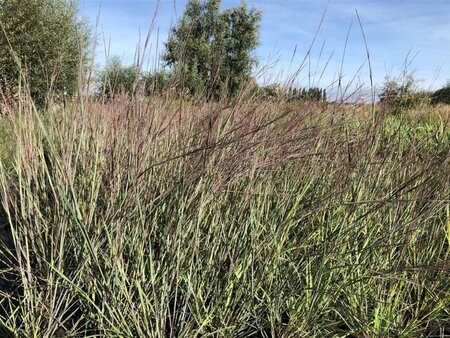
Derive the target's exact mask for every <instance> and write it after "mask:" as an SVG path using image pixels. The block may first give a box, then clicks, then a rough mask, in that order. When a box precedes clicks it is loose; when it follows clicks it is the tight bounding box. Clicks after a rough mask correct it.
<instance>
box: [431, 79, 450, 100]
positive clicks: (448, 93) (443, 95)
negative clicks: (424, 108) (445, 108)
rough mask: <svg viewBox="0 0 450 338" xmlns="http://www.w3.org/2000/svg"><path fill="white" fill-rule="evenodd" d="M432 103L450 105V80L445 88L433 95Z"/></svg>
mask: <svg viewBox="0 0 450 338" xmlns="http://www.w3.org/2000/svg"><path fill="white" fill-rule="evenodd" d="M431 103H433V104H438V103H444V104H450V80H449V81H447V84H446V85H445V86H444V87H442V88H440V89H438V90H436V91H435V92H434V93H433V95H432V96H431Z"/></svg>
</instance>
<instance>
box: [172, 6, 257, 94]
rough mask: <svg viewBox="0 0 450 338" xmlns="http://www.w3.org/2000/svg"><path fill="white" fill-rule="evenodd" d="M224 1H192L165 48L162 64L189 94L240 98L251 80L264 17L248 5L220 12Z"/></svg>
mask: <svg viewBox="0 0 450 338" xmlns="http://www.w3.org/2000/svg"><path fill="white" fill-rule="evenodd" d="M220 5H221V1H220V0H207V1H199V0H190V1H189V2H188V4H187V6H186V10H185V12H184V14H183V17H182V19H181V20H180V22H179V23H178V25H177V26H176V27H174V28H173V30H172V32H171V34H170V36H169V40H168V41H167V43H166V53H165V55H164V57H163V58H164V61H166V63H167V65H169V66H171V67H172V68H173V70H174V72H175V74H176V76H177V78H178V79H179V86H180V87H181V88H182V89H183V88H187V89H188V90H189V91H190V93H191V94H202V95H203V96H206V97H208V98H212V97H215V98H217V97H221V96H224V95H228V94H230V95H236V94H237V93H238V91H239V90H240V89H242V86H243V85H244V84H246V83H247V82H248V81H249V79H250V75H251V71H252V67H253V66H254V64H255V63H256V59H255V58H254V57H253V56H252V54H251V52H252V51H253V50H254V49H255V48H256V47H257V45H258V42H259V21H260V20H261V12H260V11H258V10H256V9H251V10H248V9H247V6H246V3H245V2H242V4H241V5H240V6H238V7H235V8H232V9H228V10H225V11H221V10H220Z"/></svg>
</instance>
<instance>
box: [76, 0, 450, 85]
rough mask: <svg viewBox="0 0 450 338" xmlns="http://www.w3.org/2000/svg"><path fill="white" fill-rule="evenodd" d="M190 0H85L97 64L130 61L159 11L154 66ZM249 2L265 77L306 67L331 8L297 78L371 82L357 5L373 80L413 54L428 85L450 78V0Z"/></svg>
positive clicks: (229, 0)
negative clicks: (109, 59) (114, 58)
mask: <svg viewBox="0 0 450 338" xmlns="http://www.w3.org/2000/svg"><path fill="white" fill-rule="evenodd" d="M186 2H187V0H160V1H159V5H157V4H158V1H157V0H80V5H79V6H80V13H81V15H82V16H85V17H87V18H88V19H89V20H90V21H91V24H92V25H94V26H95V22H96V18H97V15H98V14H100V17H99V29H98V34H99V46H98V48H97V64H98V65H102V64H104V61H105V53H104V51H105V50H106V49H108V50H109V55H118V56H120V57H121V58H123V61H124V62H125V63H128V64H130V63H133V60H134V57H135V52H136V47H137V45H138V43H139V39H141V41H142V43H141V45H142V44H143V40H145V38H146V35H147V32H148V31H149V28H150V27H151V24H152V19H153V17H154V14H155V12H157V16H156V23H155V26H154V29H153V31H152V35H151V39H150V45H149V53H148V54H149V56H148V57H147V64H146V65H147V67H148V68H149V69H151V68H154V65H155V59H157V55H158V54H159V53H160V52H161V50H162V46H163V42H164V41H166V39H167V35H168V32H169V30H170V26H171V25H173V24H175V23H176V22H177V20H178V19H179V18H180V17H181V15H182V13H183V10H184V7H185V5H186ZM239 3H240V0H223V1H222V6H223V7H224V8H229V7H233V6H236V5H238V4H239ZM247 3H248V5H249V7H256V8H259V9H261V10H262V11H263V20H262V22H261V31H260V32H261V35H260V41H261V44H260V47H259V48H258V49H257V50H256V51H255V55H256V56H257V57H258V58H259V59H260V66H259V67H260V68H264V72H263V75H262V76H261V77H260V78H259V81H260V82H269V81H271V80H274V79H279V80H283V79H286V78H288V76H289V74H293V73H294V72H295V71H296V70H297V69H298V68H299V67H300V66H301V64H302V61H303V60H304V58H305V55H307V51H308V49H309V47H310V45H311V42H312V40H313V38H314V36H315V34H316V31H317V28H318V26H319V23H320V21H321V18H322V16H323V14H324V11H325V10H326V14H325V17H324V21H323V24H322V26H321V28H320V31H319V33H318V35H317V38H316V40H315V44H314V45H313V47H312V49H311V53H310V55H309V57H308V58H307V59H306V62H305V63H304V64H303V65H304V68H303V69H302V70H301V71H300V73H299V75H298V76H297V80H296V82H297V85H298V86H300V87H305V86H308V85H311V86H312V85H318V86H323V87H326V86H328V85H330V84H331V83H333V82H335V81H336V80H337V78H338V77H339V74H342V77H343V80H342V82H343V83H350V82H351V83H353V84H359V83H364V84H368V83H369V70H368V64H367V61H366V50H365V44H364V40H363V37H362V34H361V29H360V27H359V23H358V20H357V17H356V14H355V9H356V10H357V11H358V13H359V16H360V18H361V21H362V24H363V29H364V32H365V36H366V40H367V44H368V49H369V52H370V59H371V64H372V71H373V77H374V81H375V83H376V84H378V85H380V84H381V83H382V82H383V79H384V77H385V75H386V74H388V75H389V74H390V75H393V76H395V75H397V74H399V72H400V71H401V69H402V67H403V64H404V62H405V60H406V58H407V56H408V55H409V59H412V62H411V65H410V66H409V70H411V71H414V72H415V74H416V76H417V77H418V78H419V79H421V80H423V81H422V82H421V86H422V87H424V88H425V89H435V88H438V87H440V86H441V85H443V84H444V83H445V82H446V81H447V80H448V79H450V1H449V0H433V1H430V0H428V1H427V0H398V1H389V0H378V1H376V0H359V1H356V0H331V1H328V0H274V1H269V0H259V1H255V0H247ZM350 26H351V28H350V35H349V38H348V43H347V48H346V50H345V58H344V62H342V58H343V54H344V46H345V41H346V37H347V32H348V30H349V27H350ZM158 32H159V34H158ZM158 36H159V43H158V44H157V40H158V39H157V37H158ZM157 46H158V47H157ZM294 50H296V54H295V57H294V59H293V61H292V62H291V60H292V56H293V52H294ZM321 50H322V55H321V56H320V52H321ZM328 59H330V61H329V62H328V65H327V67H326V68H325V65H326V64H327V61H328ZM342 64H343V67H342V69H341V65H342ZM360 67H361V69H360V71H359V72H358V69H359V68H360ZM322 73H323V74H322Z"/></svg>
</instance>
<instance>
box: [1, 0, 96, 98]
mask: <svg viewBox="0 0 450 338" xmlns="http://www.w3.org/2000/svg"><path fill="white" fill-rule="evenodd" d="M88 37H89V30H88V28H87V25H86V23H85V22H84V21H82V20H80V19H79V18H78V16H77V3H76V1H66V0H2V1H0V74H1V75H0V85H1V86H4V87H7V88H9V89H13V90H15V91H18V90H19V89H18V87H19V86H20V85H21V78H22V79H23V78H24V79H25V82H26V83H27V86H28V87H29V90H30V92H31V95H32V97H33V99H34V100H35V102H36V103H38V104H40V105H43V104H45V103H46V101H47V100H48V99H49V96H51V95H52V94H53V93H62V92H63V90H64V88H66V90H67V91H68V93H69V94H72V93H74V91H75V90H76V88H77V87H76V85H77V81H78V78H79V75H80V64H83V62H84V61H85V57H86V52H87V48H88ZM23 83H24V81H22V85H23Z"/></svg>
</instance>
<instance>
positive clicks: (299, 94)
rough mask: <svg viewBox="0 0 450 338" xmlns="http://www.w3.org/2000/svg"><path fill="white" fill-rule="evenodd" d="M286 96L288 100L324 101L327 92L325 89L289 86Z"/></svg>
mask: <svg viewBox="0 0 450 338" xmlns="http://www.w3.org/2000/svg"><path fill="white" fill-rule="evenodd" d="M288 97H289V99H290V100H306V101H317V102H326V101H327V92H326V89H322V88H318V87H313V88H303V89H302V88H295V87H289V89H288Z"/></svg>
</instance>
